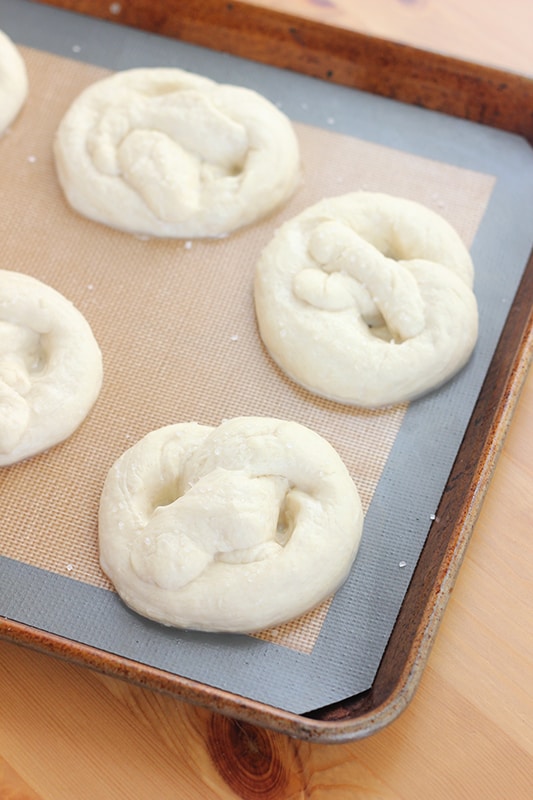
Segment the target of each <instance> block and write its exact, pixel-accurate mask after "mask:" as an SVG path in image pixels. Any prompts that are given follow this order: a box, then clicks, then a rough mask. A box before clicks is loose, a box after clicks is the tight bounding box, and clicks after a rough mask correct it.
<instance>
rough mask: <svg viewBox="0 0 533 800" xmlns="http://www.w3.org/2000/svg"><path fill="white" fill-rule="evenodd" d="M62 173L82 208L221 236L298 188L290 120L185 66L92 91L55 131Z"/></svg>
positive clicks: (172, 233) (145, 227) (128, 224)
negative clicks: (190, 71)
mask: <svg viewBox="0 0 533 800" xmlns="http://www.w3.org/2000/svg"><path fill="white" fill-rule="evenodd" d="M54 152H55V160H56V167H57V173H58V177H59V181H60V183H61V186H62V187H63V190H64V193H65V195H66V197H67V199H68V201H69V202H70V204H71V205H72V206H73V208H75V209H76V210H77V211H78V212H79V213H81V214H83V215H84V216H87V217H89V218H91V219H93V220H97V221H98V222H102V223H105V224H106V225H109V226H111V227H115V228H119V229H121V230H124V231H129V232H132V233H137V234H145V235H149V236H163V237H178V238H180V237H185V238H193V237H209V236H221V235H225V234H228V233H230V232H232V231H234V230H235V229H236V228H240V227H242V226H243V225H247V224H249V223H251V222H254V221H255V220H257V219H259V218H260V217H263V216H264V215H266V214H267V213H269V212H270V211H272V210H273V209H275V208H276V207H277V206H279V205H280V204H281V203H283V202H284V201H285V200H286V199H287V198H288V197H289V196H290V195H291V194H292V192H293V191H294V190H295V188H296V185H297V183H298V181H299V177H300V157H299V147H298V142H297V139H296V135H295V133H294V130H293V128H292V125H291V123H290V121H289V120H288V119H287V117H286V116H285V115H284V114H282V112H281V111H279V110H278V109H277V108H276V107H275V106H274V105H273V104H272V103H270V102H269V101H268V100H267V99H266V98H264V97H262V96H261V95H259V94H257V93H256V92H254V91H252V90H249V89H245V88H242V87H238V86H229V85H224V84H217V83H215V82H214V81H212V80H210V79H208V78H205V77H202V76H200V75H195V74H194V73H189V72H185V71H184V70H180V69H165V68H156V69H132V70H125V71H123V72H119V73H116V74H114V75H112V76H111V77H109V78H105V79H103V80H101V81H98V82H97V83H94V84H93V85H92V86H89V88H87V89H86V90H85V91H83V92H82V93H81V94H80V95H79V96H78V98H77V99H76V100H75V101H74V103H73V104H72V105H71V107H70V109H69V110H68V111H67V113H66V115H65V116H64V118H63V120H62V121H61V123H60V125H59V129H58V131H57V134H56V137H55V146H54Z"/></svg>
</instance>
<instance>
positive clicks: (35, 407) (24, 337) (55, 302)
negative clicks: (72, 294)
mask: <svg viewBox="0 0 533 800" xmlns="http://www.w3.org/2000/svg"><path fill="white" fill-rule="evenodd" d="M101 384H102V356H101V353H100V349H99V347H98V345H97V343H96V340H95V338H94V336H93V333H92V330H91V328H90V326H89V324H88V322H87V321H86V320H85V318H84V317H83V316H82V314H81V313H80V312H79V311H78V310H77V309H76V308H75V307H74V306H73V305H72V303H71V302H70V301H69V300H67V299H66V298H65V297H63V295H61V294H60V293H59V292H57V291H56V290H55V289H52V287H51V286H47V285H46V284H44V283H41V282H40V281H38V280H36V279H35V278H33V277H31V276H29V275H23V274H22V273H19V272H11V271H8V270H0V466H6V465H8V464H13V463H14V462H16V461H21V460H22V459H25V458H29V457H30V456H33V455H35V454H36V453H40V452H42V451H43V450H47V449H48V448H50V447H52V446H53V445H55V444H58V443H59V442H61V441H63V440H64V439H66V438H67V437H68V436H70V435H71V434H72V433H73V432H74V431H75V430H76V428H77V427H78V426H79V425H80V424H81V422H82V421H83V420H84V419H85V417H86V415H87V414H88V412H89V410H90V409H91V407H92V405H93V403H94V402H95V400H96V398H97V396H98V393H99V391H100V387H101Z"/></svg>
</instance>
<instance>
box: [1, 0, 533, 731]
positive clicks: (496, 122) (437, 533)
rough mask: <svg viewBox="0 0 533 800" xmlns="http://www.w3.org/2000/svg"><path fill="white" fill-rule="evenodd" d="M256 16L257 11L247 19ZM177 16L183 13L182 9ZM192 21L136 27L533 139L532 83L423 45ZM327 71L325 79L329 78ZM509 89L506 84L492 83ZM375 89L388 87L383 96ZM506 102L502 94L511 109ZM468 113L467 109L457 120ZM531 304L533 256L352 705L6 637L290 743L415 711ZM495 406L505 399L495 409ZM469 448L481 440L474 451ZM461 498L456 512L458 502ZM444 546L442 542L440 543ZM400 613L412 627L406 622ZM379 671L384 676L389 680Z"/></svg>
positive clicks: (36, 634)
mask: <svg viewBox="0 0 533 800" xmlns="http://www.w3.org/2000/svg"><path fill="white" fill-rule="evenodd" d="M32 2H39V3H44V4H46V5H54V6H57V7H61V8H63V9H65V10H73V11H79V12H80V13H88V12H89V9H90V13H91V16H98V17H101V18H106V19H111V20H113V21H116V22H119V23H121V24H126V25H132V22H131V21H130V22H128V21H127V19H124V18H122V17H121V16H117V15H111V14H110V12H109V4H108V3H104V2H102V0H96V1H95V2H92V1H91V2H89V1H88V0H32ZM145 5H146V4H145V3H143V2H142V0H133V2H132V3H129V4H127V5H125V6H124V10H125V11H126V12H128V19H130V20H131V17H132V15H133V16H134V15H135V13H136V12H139V10H140V9H142V7H143V6H145ZM151 5H152V8H153V7H154V6H158V5H165V6H168V7H169V8H170V9H172V8H175V7H177V6H176V0H171V1H170V2H167V3H162V2H161V0H156V2H155V3H152V4H151ZM250 9H253V11H252V12H251V13H250ZM129 12H131V13H129ZM235 12H236V13H235ZM180 13H181V15H182V16H183V9H181V8H180ZM191 14H193V15H194V14H196V16H195V17H193V18H191ZM221 15H222V16H221ZM185 16H186V18H187V19H186V20H185V26H184V28H183V29H182V30H181V31H180V33H179V35H177V34H176V32H174V33H170V34H169V32H168V25H161V24H160V25H159V27H158V28H157V29H155V28H153V27H151V28H147V27H146V24H144V25H143V26H141V25H138V24H134V27H144V28H145V29H150V30H153V31H154V32H157V33H160V34H162V35H171V36H174V37H175V38H180V39H183V40H184V41H188V42H190V43H194V44H198V45H200V46H205V47H208V48H210V49H217V50H218V49H221V50H225V51H226V52H232V53H233V54H234V55H239V56H242V57H246V58H252V59H255V60H259V61H263V62H264V63H269V64H271V65H274V66H282V67H286V68H289V69H296V71H300V72H303V73H304V74H308V75H313V76H314V77H319V78H323V79H325V80H331V81H333V82H336V83H343V84H344V85H348V86H352V87H353V88H359V89H363V90H365V91H370V92H371V93H375V94H382V95H384V96H388V97H395V98H396V99H399V100H403V101H404V102H409V103H411V104H415V105H422V106H423V107H426V108H433V109H434V110H440V111H444V112H445V113H447V114H449V115H451V116H461V117H464V118H467V119H474V120H475V121H478V122H482V123H483V124H487V125H489V126H491V127H497V128H501V129H504V130H508V131H511V132H514V133H518V134H520V135H522V136H524V137H525V138H526V139H527V140H528V141H529V142H530V143H533V114H532V115H531V119H529V118H528V117H527V115H526V113H525V111H524V109H526V108H528V107H530V108H533V80H531V79H529V78H526V77H523V76H519V75H515V74H513V73H506V72H503V71H501V70H495V69H493V68H489V67H484V66H481V65H474V64H470V63H468V62H464V61H460V60H458V59H454V58H448V57H446V56H440V55H437V54H433V53H426V51H422V50H418V49H416V48H411V47H407V46H405V45H400V44H395V43H393V42H387V41H386V40H382V39H377V38H375V37H368V36H366V35H364V34H358V33H353V32H351V31H346V30H344V29H338V28H334V27H333V26H330V25H324V24H322V23H316V22H312V21H307V20H301V19H300V18H298V17H294V16H291V15H288V14H285V13H283V12H277V11H273V10H269V9H264V8H262V7H257V6H250V5H248V4H246V3H242V2H234V3H225V4H223V8H221V4H220V3H217V0H192V1H191V2H190V3H189V4H188V10H187V13H186V15H185ZM191 19H192V22H193V23H194V24H192V22H191ZM221 20H222V21H221ZM258 22H261V24H262V26H263V27H260V32H261V37H262V38H261V41H262V43H263V47H262V48H260V50H259V51H255V54H254V51H253V47H254V46H256V45H257V40H256V39H255V38H254V37H253V36H252V40H251V42H250V41H248V40H247V39H246V37H245V36H243V29H244V28H247V26H252V27H253V26H254V25H257V24H258ZM213 26H215V27H217V26H218V27H217V30H218V31H219V34H220V35H219V36H215V38H213V35H212V32H213ZM232 26H233V27H232ZM243 26H244V28H243ZM294 26H297V27H296V28H295V27H294ZM162 28H165V29H164V30H163V29H162ZM228 31H229V32H230V34H231V35H229V36H227V34H228ZM276 32H277V33H278V37H277V38H276V40H275V42H274V41H272V36H273V34H274V33H276ZM296 34H297V35H296ZM206 38H207V39H208V41H207V42H206V41H205V39H206ZM221 39H223V40H224V41H223V42H222V43H223V44H224V45H225V46H224V47H221V46H220V45H221ZM302 41H304V42H305V41H308V42H311V47H310V51H309V53H310V54H311V55H312V56H313V57H312V58H311V57H310V55H308V57H307V58H306V59H304V60H303V61H302V54H301V45H302ZM235 42H237V44H236V43H235ZM268 42H270V44H271V45H272V47H273V51H272V47H271V48H269V47H265V43H266V44H268ZM339 42H341V43H342V48H339V49H338V50H337V49H336V48H338V45H339ZM350 42H352V44H353V46H354V47H356V48H361V47H362V46H363V45H364V48H363V50H359V51H358V52H360V53H362V54H363V62H364V63H369V64H373V63H374V62H375V60H376V59H377V60H378V61H379V59H383V58H385V62H384V63H385V64H386V65H387V66H388V68H389V69H390V65H391V63H394V64H395V65H396V70H398V69H399V70H400V71H399V72H396V74H395V81H393V82H392V83H391V82H389V83H385V84H384V85H382V86H381V87H379V86H377V85H375V86H374V85H373V84H372V80H374V83H375V81H376V79H375V78H374V79H372V80H370V79H369V78H364V76H363V78H364V79H362V78H361V75H360V74H359V73H357V74H355V73H354V72H353V70H352V71H348V72H347V66H348V65H347V63H346V53H347V50H346V47H347V46H348V52H353V51H350V50H349V43H350ZM280 44H281V46H280ZM328 47H329V48H330V49H329V50H328ZM229 48H233V49H229ZM237 50H238V52H237ZM243 50H244V51H246V52H243ZM291 51H292V53H293V55H292V56H291ZM339 52H340V56H339V57H338V59H337V61H336V62H335V63H336V64H338V65H339V67H338V69H339V71H338V72H337V73H336V74H334V75H329V74H327V72H328V71H330V70H331V67H330V66H328V64H330V63H331V62H330V61H329V60H328V57H329V53H339ZM420 58H425V59H427V61H426V68H421V67H420V65H418V66H417V67H416V68H415V72H416V75H413V72H412V70H413V63H414V61H416V60H417V59H420ZM365 59H367V61H365ZM280 62H282V63H280ZM324 69H325V70H326V73H324ZM335 69H337V66H336V67H335ZM443 75H444V76H445V77H446V78H447V84H446V86H447V90H446V92H443V90H442V86H439V87H438V91H437V95H436V96H435V95H433V94H432V93H431V92H429V94H427V95H424V96H419V97H418V98H417V99H415V100H413V99H412V87H413V81H414V82H415V84H416V82H417V81H420V80H428V81H429V82H430V84H431V82H433V84H435V85H436V84H438V80H439V76H440V78H442V76H443ZM465 76H466V77H465ZM378 78H379V76H378ZM461 81H466V86H467V88H466V95H464V96H462V97H461V98H459V100H460V102H456V101H453V97H452V101H453V102H452V104H451V106H450V102H449V101H450V97H449V93H450V91H451V88H453V86H455V87H457V86H458V85H459V84H460V83H461ZM503 83H504V84H505V88H503V89H497V88H495V87H497V86H498V85H500V86H501V85H502V84H503ZM416 85H418V84H416ZM473 86H474V87H476V86H477V93H478V95H479V96H480V97H481V98H482V99H483V102H484V103H485V108H484V110H483V113H482V115H481V116H480V112H479V108H478V106H477V105H476V106H475V107H468V104H467V103H464V102H463V101H464V97H465V96H466V97H468V96H469V93H470V92H471V91H472V87H473ZM450 87H451V88H450ZM378 89H380V90H379V91H378ZM498 93H499V94H498ZM452 94H453V92H452ZM446 96H447V99H446ZM435 97H437V99H435ZM525 97H526V98H528V99H530V100H531V102H530V103H529V106H528V105H527V104H525V103H524V98H525ZM409 98H411V99H409ZM439 98H440V99H439ZM502 98H504V102H503V105H502ZM435 102H438V103H439V104H440V106H439V107H438V108H436V107H435ZM461 103H462V104H463V105H462V106H461ZM502 109H503V110H505V109H510V111H509V114H504V113H503V111H502ZM461 111H463V112H464V113H460V112H461ZM472 114H474V116H472ZM532 306H533V251H532V254H531V256H530V258H529V261H528V264H527V266H526V269H525V272H524V275H523V278H522V281H521V284H520V287H519V289H518V291H517V293H516V295H515V298H514V300H513V304H512V306H511V309H510V312H509V315H508V317H507V320H506V323H505V325H504V328H503V331H502V334H501V336H500V340H499V343H498V346H497V348H496V351H495V354H494V356H493V358H492V360H491V364H490V366H489V369H488V371H487V374H486V376H485V380H484V383H483V387H482V389H481V391H480V395H479V397H478V400H477V402H476V406H475V408H474V411H473V413H472V416H471V418H470V422H469V425H468V428H467V431H466V433H465V437H464V439H463V442H462V444H461V446H460V448H459V450H458V453H457V457H456V459H455V462H454V466H453V467H452V471H451V473H450V476H449V478H448V481H447V483H446V486H445V488H444V491H443V495H442V499H441V503H440V504H439V508H438V510H437V520H438V521H437V520H436V521H435V522H434V523H433V525H432V526H431V528H430V531H429V534H428V538H427V540H426V543H425V545H424V548H423V550H422V554H421V556H420V559H419V561H418V564H417V566H416V568H415V572H414V574H413V577H412V580H411V583H410V585H409V587H408V589H407V592H406V595H405V600H404V603H403V604H402V608H401V609H400V613H399V615H398V619H397V622H396V624H395V626H394V630H393V634H392V636H391V639H390V640H389V644H388V645H387V648H386V650H385V654H384V656H383V659H382V662H381V664H380V667H379V668H378V673H377V675H376V680H375V681H374V684H373V686H372V687H371V689H370V690H369V691H368V692H365V693H363V695H360V696H358V697H356V698H345V699H344V700H342V701H340V702H339V703H336V704H335V706H332V707H330V708H328V709H323V710H317V711H316V712H313V714H312V715H303V716H302V715H297V714H293V713H291V712H286V711H283V710H281V709H277V708H274V707H272V706H268V705H266V704H264V703H261V702H258V701H254V700H250V699H249V698H244V697H240V696H238V695H235V694H232V693H230V692H227V691H224V690H220V689H217V688H215V687H211V686H208V685H206V684H202V683H200V682H197V681H194V680H190V679H187V678H183V677H182V676H177V675H174V674H171V673H167V672H165V671H163V670H161V669H158V668H154V667H150V666H147V665H143V664H141V663H140V662H137V661H133V660H131V659H127V658H125V657H122V656H118V655H115V654H112V653H109V652H107V651H103V650H101V649H98V648H95V647H93V646H90V645H85V644H82V643H79V642H75V641H73V640H70V639H67V638H65V637H61V636H59V635H57V634H53V633H49V632H46V631H43V630H40V629H38V628H34V627H32V626H29V625H26V624H24V623H19V622H16V621H13V620H10V619H7V618H5V617H0V639H3V640H6V641H12V642H14V643H18V644H21V645H25V646H28V647H30V648H32V649H35V650H39V651H41V652H47V653H50V654H52V655H55V656H57V657H60V658H62V659H64V660H67V661H70V662H74V663H77V664H80V665H84V666H87V667H89V668H93V669H95V670H97V671H98V672H101V673H104V674H107V675H109V676H112V677H117V678H121V679H124V680H126V681H128V682H131V683H134V684H136V685H139V686H142V687H144V688H148V689H151V690H156V691H161V692H164V693H165V694H170V695H173V696H176V697H178V698H180V699H183V700H186V701H188V702H190V703H191V704H193V705H198V706H203V707H205V708H208V709H210V710H212V711H216V712H219V713H222V714H224V715H225V716H227V717H230V718H232V719H234V720H239V721H240V722H244V723H250V724H253V725H258V726H260V727H263V728H267V729H271V730H275V731H277V732H280V733H284V734H287V735H289V736H291V737H294V738H299V739H306V740H310V741H316V742H322V743H342V742H347V741H352V740H355V739H361V738H364V737H366V736H368V735H370V734H373V733H375V732H377V731H379V730H381V729H382V728H384V727H385V726H387V725H388V724H390V723H391V722H392V721H393V720H395V719H396V718H397V717H398V716H399V715H400V714H401V712H402V711H403V710H404V709H405V708H406V707H407V705H408V704H409V702H410V700H411V699H412V697H413V695H414V693H415V691H416V688H417V686H418V683H419V681H420V678H421V676H422V673H423V671H424V668H425V664H426V662H427V659H428V657H429V653H430V650H431V647H432V644H433V641H434V639H435V636H436V634H437V630H438V627H439V625H440V621H441V619H442V616H443V614H444V611H445V608H446V605H447V602H448V599H449V596H450V594H451V591H452V589H453V585H454V583H455V579H456V577H457V574H458V571H459V568H460V565H461V563H462V559H463V557H464V554H465V552H466V548H467V546H468V542H469V540H470V537H471V534H472V530H473V527H474V524H475V521H476V519H477V516H478V513H479V510H480V508H481V504H482V502H483V498H484V496H485V493H486V490H487V487H488V483H489V481H490V478H491V476H492V473H493V470H494V467H495V465H496V461H497V458H498V455H499V452H500V450H501V447H502V445H503V441H504V438H505V434H506V432H507V428H508V426H509V423H510V420H511V417H512V413H513V411H514V408H515V405H516V402H517V401H518V398H519V395H520V390H521V388H522V385H523V383H524V381H525V378H526V375H527V371H528V367H529V364H530V362H531V358H532V355H533V312H532ZM495 399H496V401H497V402H494V400H495ZM472 442H473V443H474V445H475V447H474V450H475V454H474V452H473V449H472ZM458 495H459V496H458ZM454 503H455V506H453V504H454ZM452 506H453V509H452ZM445 525H447V526H449V533H448V535H447V536H446V537H445V536H443V534H442V531H443V527H444V526H445ZM443 540H445V541H444V542H443ZM435 541H440V542H441V544H440V552H439V558H438V560H435V558H433V559H432V557H431V556H430V555H429V556H428V553H429V551H430V550H431V547H432V546H433V544H434V542H435ZM425 560H428V561H429V562H430V564H431V565H432V571H431V573H430V574H431V576H432V579H431V580H428V579H427V574H429V573H426V572H425V570H424V567H423V565H424V562H425ZM422 573H423V574H422ZM416 591H418V592H423V594H424V597H425V600H424V603H423V605H422V606H420V603H419V604H418V613H417V615H416V616H415V617H413V616H412V613H411V609H410V604H409V600H410V599H411V596H412V593H413V592H416ZM415 606H416V603H415ZM416 610H417V608H416V607H415V611H416ZM404 617H405V620H404V621H403V622H402V620H403V618H404ZM405 626H407V628H408V629H409V633H410V638H409V642H408V643H407V645H406V642H405V631H406V629H407V628H406V627H405ZM391 653H392V655H391ZM398 654H399V656H398ZM398 657H400V658H401V659H403V661H402V667H401V669H400V671H399V672H396V673H392V674H390V673H388V672H386V670H387V669H388V667H387V666H386V665H387V664H388V663H389V661H390V660H391V659H392V660H394V658H398ZM383 675H384V676H385V677H384V678H382V676H383ZM394 676H395V677H394ZM380 681H381V683H380ZM377 685H379V686H380V689H379V691H377V690H376V689H375V687H376V686H377Z"/></svg>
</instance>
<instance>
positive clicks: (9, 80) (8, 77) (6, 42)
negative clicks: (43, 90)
mask: <svg viewBox="0 0 533 800" xmlns="http://www.w3.org/2000/svg"><path fill="white" fill-rule="evenodd" d="M27 96H28V74H27V72H26V65H25V63H24V59H23V58H22V56H21V54H20V52H19V51H18V49H17V47H16V46H15V44H14V43H13V42H12V41H11V39H10V38H9V36H7V34H5V33H4V32H3V31H1V30H0V134H2V133H3V132H4V131H5V130H6V128H7V127H8V126H9V125H10V124H11V122H13V120H14V119H15V117H16V116H17V114H18V113H19V111H20V109H21V108H22V106H23V105H24V102H25V100H26V97H27Z"/></svg>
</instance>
